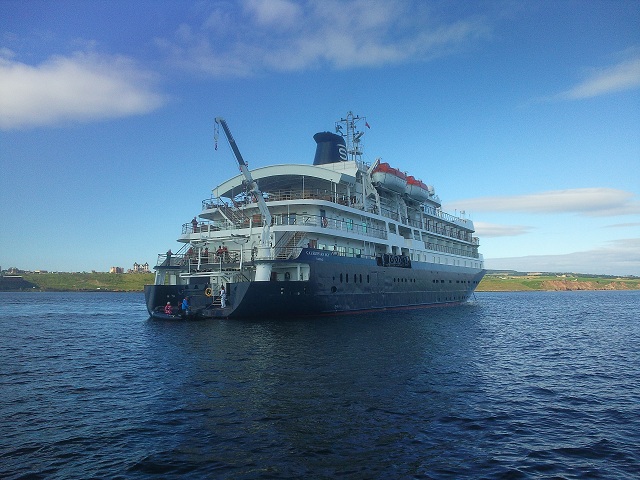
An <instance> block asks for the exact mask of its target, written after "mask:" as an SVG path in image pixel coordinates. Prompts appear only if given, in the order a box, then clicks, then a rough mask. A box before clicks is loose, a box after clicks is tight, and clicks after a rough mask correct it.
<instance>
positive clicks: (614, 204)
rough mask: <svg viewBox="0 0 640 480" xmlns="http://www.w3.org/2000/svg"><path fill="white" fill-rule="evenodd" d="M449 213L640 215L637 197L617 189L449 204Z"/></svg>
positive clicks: (472, 200) (561, 192)
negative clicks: (456, 211)
mask: <svg viewBox="0 0 640 480" xmlns="http://www.w3.org/2000/svg"><path fill="white" fill-rule="evenodd" d="M446 207H447V210H453V209H457V210H466V211H474V212H521V213H580V214H583V215H590V216H612V215H629V214H638V213H640V202H638V200H636V199H635V195H634V194H633V193H630V192H625V191H623V190H617V189H613V188H576V189H571V190H554V191H548V192H540V193H533V194H529V195H513V196H502V197H484V198H472V199H468V200H460V201H457V202H454V203H451V204H447V206H446Z"/></svg>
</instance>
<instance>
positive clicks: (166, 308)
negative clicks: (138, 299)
mask: <svg viewBox="0 0 640 480" xmlns="http://www.w3.org/2000/svg"><path fill="white" fill-rule="evenodd" d="M164 313H166V314H167V315H171V314H173V307H172V306H171V302H167V304H166V305H165V306H164Z"/></svg>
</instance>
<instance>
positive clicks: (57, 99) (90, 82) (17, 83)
mask: <svg viewBox="0 0 640 480" xmlns="http://www.w3.org/2000/svg"><path fill="white" fill-rule="evenodd" d="M2 53H3V55H2V56H0V129H15V128H24V127H33V126H42V125H54V124H57V123H59V122H65V121H93V120H98V119H104V118H115V117H124V116H130V115H139V114H143V113H148V112H150V111H152V110H154V109H156V108H159V107H160V106H161V105H163V104H164V103H165V101H166V99H165V98H164V97H163V96H162V95H160V94H158V93H156V92H155V91H154V90H153V88H152V84H153V80H154V79H153V75H152V74H150V73H149V72H146V71H144V70H141V69H140V68H138V67H137V66H136V65H135V64H134V62H133V61H131V60H130V59H128V58H126V57H122V56H105V55H98V54H95V53H83V52H77V53H75V54H73V55H71V56H52V57H50V58H49V59H48V60H47V61H45V62H43V63H41V64H40V65H35V66H32V65H27V64H25V63H21V62H19V61H17V60H15V59H13V58H12V55H9V53H11V52H6V51H3V52H2Z"/></svg>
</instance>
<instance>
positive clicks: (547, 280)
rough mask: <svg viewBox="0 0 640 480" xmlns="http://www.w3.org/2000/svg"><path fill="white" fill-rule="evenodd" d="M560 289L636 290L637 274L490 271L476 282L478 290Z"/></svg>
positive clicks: (638, 282) (638, 284) (639, 280)
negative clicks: (617, 275) (609, 274)
mask: <svg viewBox="0 0 640 480" xmlns="http://www.w3.org/2000/svg"><path fill="white" fill-rule="evenodd" d="M534 290H545V291H554V290H555V291H562V290H640V278H637V277H612V276H595V275H580V274H566V275H554V274H544V275H526V274H504V273H490V274H487V275H485V277H484V278H483V279H482V281H481V282H480V284H479V285H478V288H477V291H478V292H519V291H534Z"/></svg>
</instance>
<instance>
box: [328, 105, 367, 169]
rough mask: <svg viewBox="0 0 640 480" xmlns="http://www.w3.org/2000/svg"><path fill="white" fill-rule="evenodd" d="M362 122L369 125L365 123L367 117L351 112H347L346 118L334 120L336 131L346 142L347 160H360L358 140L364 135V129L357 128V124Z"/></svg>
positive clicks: (360, 153) (360, 150)
mask: <svg viewBox="0 0 640 480" xmlns="http://www.w3.org/2000/svg"><path fill="white" fill-rule="evenodd" d="M362 123H364V125H365V126H366V127H369V124H368V123H367V117H361V116H359V115H354V114H353V112H351V111H349V112H347V116H346V118H341V119H340V120H339V121H337V122H336V133H337V134H338V135H342V137H343V138H344V140H345V143H346V144H347V160H351V161H356V160H359V161H362V145H361V144H360V140H361V138H362V136H363V135H364V131H362V130H360V129H359V124H362Z"/></svg>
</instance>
